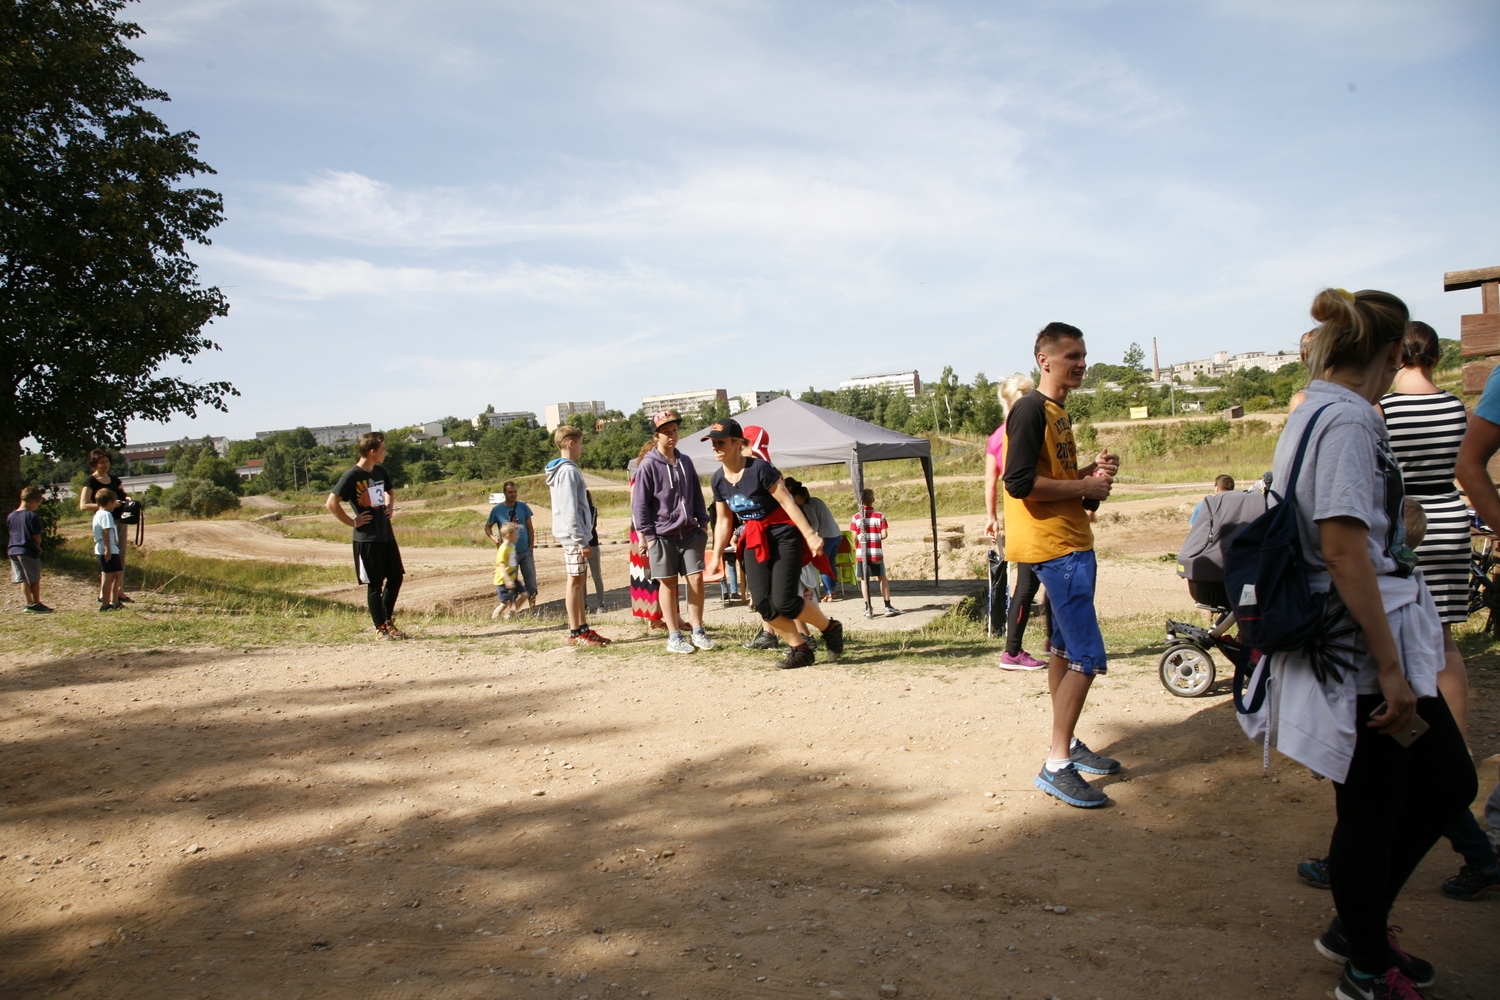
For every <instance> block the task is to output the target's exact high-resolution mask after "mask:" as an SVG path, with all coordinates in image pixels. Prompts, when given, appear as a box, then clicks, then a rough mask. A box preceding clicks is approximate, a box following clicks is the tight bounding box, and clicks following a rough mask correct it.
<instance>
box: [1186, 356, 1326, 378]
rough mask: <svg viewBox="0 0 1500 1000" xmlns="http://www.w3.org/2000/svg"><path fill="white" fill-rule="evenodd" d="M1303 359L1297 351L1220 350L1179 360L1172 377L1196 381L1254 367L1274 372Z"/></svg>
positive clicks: (1245, 370)
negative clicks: (1204, 377) (1212, 353)
mask: <svg viewBox="0 0 1500 1000" xmlns="http://www.w3.org/2000/svg"><path fill="white" fill-rule="evenodd" d="M1301 360H1302V358H1301V357H1300V356H1299V355H1298V354H1297V353H1296V352H1295V351H1277V352H1276V353H1275V354H1268V353H1267V352H1265V351H1247V352H1245V353H1244V354H1230V353H1229V352H1228V351H1218V352H1216V353H1215V354H1214V356H1213V357H1211V358H1201V359H1199V360H1197V361H1179V362H1178V363H1177V364H1175V365H1173V366H1172V377H1173V378H1179V379H1182V380H1183V381H1184V382H1196V381H1197V380H1198V379H1199V378H1201V377H1203V376H1208V377H1209V378H1217V377H1219V376H1221V375H1232V374H1234V373H1235V372H1247V371H1249V370H1250V369H1252V368H1259V369H1261V370H1262V371H1267V372H1274V371H1277V370H1278V369H1281V368H1285V367H1286V366H1287V365H1291V364H1296V363H1297V362H1298V361H1301Z"/></svg>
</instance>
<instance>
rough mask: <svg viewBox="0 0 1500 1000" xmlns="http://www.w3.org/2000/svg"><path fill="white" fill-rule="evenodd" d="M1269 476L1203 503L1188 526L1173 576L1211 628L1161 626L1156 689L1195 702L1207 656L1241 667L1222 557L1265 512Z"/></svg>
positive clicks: (1204, 680)
mask: <svg viewBox="0 0 1500 1000" xmlns="http://www.w3.org/2000/svg"><path fill="white" fill-rule="evenodd" d="M1270 480H1271V474H1270V473H1269V472H1268V473H1266V476H1265V479H1264V480H1262V481H1261V482H1260V483H1258V484H1257V485H1256V486H1254V487H1252V488H1251V489H1249V490H1246V491H1243V492H1236V491H1230V492H1228V493H1215V494H1213V495H1212V496H1208V497H1205V498H1204V500H1203V505H1202V507H1200V508H1199V510H1198V512H1197V517H1196V518H1195V519H1194V521H1193V526H1192V527H1191V528H1189V529H1188V536H1187V539H1186V540H1185V541H1184V542H1183V543H1182V551H1181V552H1180V553H1178V556H1177V575H1178V576H1180V577H1183V578H1184V579H1186V580H1187V584H1188V594H1189V595H1190V596H1191V597H1192V598H1193V603H1194V604H1196V605H1197V606H1198V607H1200V608H1202V609H1203V610H1204V611H1207V612H1209V613H1210V614H1211V615H1212V616H1213V622H1214V624H1213V626H1212V627H1210V628H1204V627H1203V626H1201V625H1193V624H1190V623H1188V622H1177V621H1169V622H1167V650H1166V652H1164V653H1162V654H1161V662H1160V663H1159V664H1158V667H1157V670H1158V673H1159V675H1160V677H1161V683H1162V686H1163V687H1165V688H1166V689H1167V690H1168V691H1170V692H1172V693H1173V694H1175V695H1177V697H1179V698H1197V697H1199V696H1200V695H1203V694H1207V693H1208V690H1209V689H1210V688H1211V687H1213V684H1214V677H1215V669H1214V658H1213V655H1212V653H1213V651H1214V650H1215V649H1217V650H1218V651H1219V652H1221V653H1223V654H1224V655H1225V656H1226V657H1227V658H1228V659H1229V661H1230V663H1232V664H1234V665H1236V666H1244V665H1245V663H1244V661H1245V657H1246V656H1247V655H1248V654H1249V652H1250V651H1249V650H1248V649H1246V648H1245V647H1244V646H1242V645H1240V641H1239V638H1238V637H1237V636H1233V635H1229V634H1228V632H1229V630H1230V629H1231V628H1233V627H1234V624H1235V619H1234V611H1233V610H1231V609H1230V606H1229V594H1228V593H1226V592H1225V590H1224V557H1225V555H1226V554H1227V553H1228V551H1229V542H1230V540H1231V539H1233V538H1234V536H1235V535H1236V534H1238V533H1239V531H1240V529H1241V528H1243V527H1245V525H1247V524H1249V523H1250V522H1251V521H1253V520H1255V519H1256V518H1257V517H1260V515H1262V514H1264V513H1265V512H1266V491H1267V489H1268V488H1269V487H1270Z"/></svg>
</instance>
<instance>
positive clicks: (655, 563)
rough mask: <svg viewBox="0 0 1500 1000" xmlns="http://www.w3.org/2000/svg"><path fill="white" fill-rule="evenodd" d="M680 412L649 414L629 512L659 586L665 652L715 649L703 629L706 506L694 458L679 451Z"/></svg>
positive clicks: (666, 411)
mask: <svg viewBox="0 0 1500 1000" xmlns="http://www.w3.org/2000/svg"><path fill="white" fill-rule="evenodd" d="M681 423H682V417H680V416H679V415H678V414H677V411H676V410H664V411H663V412H661V413H658V414H657V415H656V416H655V417H653V418H652V425H653V426H654V427H655V435H654V441H655V445H656V446H655V447H654V448H652V449H651V450H650V451H648V452H646V455H645V457H644V458H642V459H641V463H640V468H639V469H637V471H636V474H635V489H634V491H632V497H633V499H632V500H631V504H630V512H631V514H632V515H633V516H634V518H635V524H636V530H637V531H639V532H640V536H641V554H642V555H644V556H646V557H647V558H648V559H650V560H651V576H652V578H653V579H654V580H656V581H657V583H658V584H659V585H660V587H661V592H660V599H661V614H662V617H663V618H665V619H666V621H667V629H668V633H667V651H668V652H671V653H693V652H697V651H698V650H700V649H713V648H714V641H713V640H712V639H710V638H709V637H708V633H707V632H705V631H704V630H703V552H704V549H705V548H706V547H707V545H708V533H707V532H706V531H705V530H704V528H705V527H706V526H707V524H708V508H707V507H705V506H704V504H703V488H702V487H701V486H700V485H698V470H696V469H694V468H693V460H692V459H690V458H688V457H687V456H686V455H682V454H679V453H678V451H677V431H678V429H679V427H680V425H681ZM679 576H685V577H686V578H687V591H688V610H687V616H688V622H689V623H691V625H692V627H693V631H692V636H691V638H689V637H686V636H684V635H683V634H682V617H681V615H680V614H679V613H678V610H677V578H678V577H679Z"/></svg>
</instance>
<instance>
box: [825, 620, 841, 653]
mask: <svg viewBox="0 0 1500 1000" xmlns="http://www.w3.org/2000/svg"><path fill="white" fill-rule="evenodd" d="M823 645H825V646H827V647H828V659H829V660H830V661H836V660H837V659H838V658H839V657H840V656H843V655H844V625H843V623H842V622H840V621H839V620H838V619H837V618H830V619H828V627H827V628H825V629H824V630H823Z"/></svg>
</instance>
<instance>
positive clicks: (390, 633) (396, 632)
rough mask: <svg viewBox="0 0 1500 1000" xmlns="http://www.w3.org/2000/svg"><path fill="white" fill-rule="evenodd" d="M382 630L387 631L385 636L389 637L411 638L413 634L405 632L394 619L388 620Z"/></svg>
mask: <svg viewBox="0 0 1500 1000" xmlns="http://www.w3.org/2000/svg"><path fill="white" fill-rule="evenodd" d="M382 630H383V631H384V632H385V637H386V638H387V639H410V638H411V636H409V635H407V634H406V633H405V632H403V631H401V630H400V629H399V628H397V627H396V623H395V622H394V621H389V622H386V623H385V625H383V626H382Z"/></svg>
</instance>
